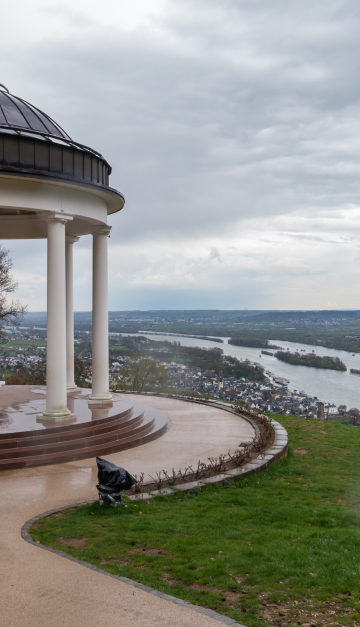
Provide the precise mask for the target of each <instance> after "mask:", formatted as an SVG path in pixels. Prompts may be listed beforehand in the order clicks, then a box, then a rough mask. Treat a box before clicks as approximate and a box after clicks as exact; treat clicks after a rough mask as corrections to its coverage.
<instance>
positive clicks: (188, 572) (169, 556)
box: [31, 416, 360, 627]
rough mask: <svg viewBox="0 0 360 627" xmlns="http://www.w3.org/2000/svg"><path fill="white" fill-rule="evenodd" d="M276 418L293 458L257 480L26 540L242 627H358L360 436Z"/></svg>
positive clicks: (95, 515) (109, 512) (84, 520)
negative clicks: (215, 614)
mask: <svg viewBox="0 0 360 627" xmlns="http://www.w3.org/2000/svg"><path fill="white" fill-rule="evenodd" d="M276 419H277V420H279V422H281V423H282V424H283V425H284V426H285V428H286V429H287V430H288V433H289V438H290V450H289V455H288V457H287V459H285V460H283V461H281V462H279V463H278V464H276V465H275V466H274V467H273V468H270V469H268V470H267V471H265V472H264V473H263V474H260V475H255V476H254V477H251V478H249V479H247V480H246V479H245V478H243V479H237V480H236V481H234V482H231V483H230V482H229V483H228V484H227V485H224V486H222V485H212V486H207V487H206V488H203V489H201V490H200V491H199V492H198V493H197V494H187V495H185V494H183V493H179V494H175V495H172V496H169V497H157V498H153V499H151V500H149V501H148V502H142V503H139V502H137V503H135V504H134V503H133V502H132V501H128V508H127V509H122V508H119V509H115V510H114V509H111V508H107V507H105V506H104V507H100V506H99V505H98V503H94V504H93V505H85V506H81V507H78V508H73V509H70V510H66V511H65V512H62V513H61V514H57V515H55V516H52V517H50V518H46V519H43V520H42V521H39V522H38V523H36V525H35V527H33V528H32V531H31V534H32V537H33V538H34V539H35V540H38V541H40V542H42V543H43V544H45V545H48V546H52V547H55V548H57V549H61V550H62V551H66V552H67V553H69V554H71V555H73V556H75V557H79V558H81V559H82V560H85V561H87V562H90V563H91V564H95V565H97V566H100V567H101V568H103V569H105V570H107V571H109V572H111V573H113V574H117V575H122V576H126V577H129V578H131V579H134V580H136V581H140V582H142V583H144V584H146V585H148V586H151V587H153V588H156V589H158V590H162V591H164V592H166V593H168V594H171V595H174V596H177V597H179V598H182V599H185V600H187V601H190V602H192V603H195V604H199V605H202V606H205V607H209V608H212V609H214V610H216V611H218V612H219V613H222V614H226V615H227V616H230V617H232V618H234V619H236V620H237V621H238V622H240V623H243V624H245V625H247V626H248V627H252V626H260V625H261V626H265V625H266V626H268V625H280V624H281V625H309V626H310V625H311V624H313V625H339V624H341V625H360V586H359V582H360V534H359V529H360V515H359V503H360V455H359V452H360V429H357V428H355V427H351V426H344V425H338V424H330V423H323V422H318V421H315V420H305V419H303V418H293V417H289V416H286V417H285V416H276Z"/></svg>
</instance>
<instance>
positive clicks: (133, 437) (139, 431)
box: [0, 403, 168, 470]
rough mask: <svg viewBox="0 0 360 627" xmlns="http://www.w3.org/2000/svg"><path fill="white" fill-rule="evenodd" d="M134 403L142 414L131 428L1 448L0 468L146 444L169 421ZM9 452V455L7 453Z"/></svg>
mask: <svg viewBox="0 0 360 627" xmlns="http://www.w3.org/2000/svg"><path fill="white" fill-rule="evenodd" d="M135 405H136V412H137V414H138V415H140V414H141V413H142V414H143V417H142V422H141V423H140V422H139V424H138V425H137V426H134V425H133V428H131V429H130V430H127V429H126V424H125V425H124V424H121V425H119V429H118V431H115V432H111V433H107V434H105V435H99V434H98V435H97V436H96V437H94V438H91V437H90V438H84V439H79V440H77V441H75V442H71V443H64V442H61V443H59V444H58V445H55V447H54V445H53V444H48V445H45V446H42V447H33V449H31V447H30V449H29V447H23V448H22V449H8V450H3V451H2V453H1V458H0V470H5V469H11V468H26V467H30V466H31V467H33V466H40V465H47V464H59V463H65V462H71V461H76V460H79V459H86V458H87V457H93V456H99V455H106V454H110V453H116V452H118V451H121V450H125V449H128V448H132V447H135V446H139V445H141V444H145V443H146V442H149V441H151V440H154V439H156V438H158V437H160V436H161V435H163V433H165V432H166V430H167V423H168V420H167V417H166V416H165V414H163V413H162V412H159V411H157V410H154V409H152V408H150V407H146V406H143V405H140V404H139V403H136V404H134V406H135ZM139 410H141V411H139ZM83 424H86V423H83ZM59 446H61V447H63V450H59ZM69 446H70V447H71V448H70V449H69ZM49 449H51V450H49ZM9 453H10V455H7V454H9Z"/></svg>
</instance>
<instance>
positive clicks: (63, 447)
mask: <svg viewBox="0 0 360 627" xmlns="http://www.w3.org/2000/svg"><path fill="white" fill-rule="evenodd" d="M154 424H155V419H153V420H151V421H149V422H147V423H145V424H143V420H141V422H140V424H139V425H138V426H136V427H133V428H132V429H129V430H125V431H124V430H120V431H115V432H114V433H111V434H107V435H103V436H101V437H100V436H97V437H95V438H86V439H84V440H77V441H76V442H72V443H67V444H66V443H61V444H59V445H57V446H56V445H55V446H54V445H47V446H39V447H34V448H32V449H26V450H25V451H24V450H16V449H15V450H14V449H12V450H11V451H6V452H4V453H1V454H0V461H4V460H7V459H16V458H24V457H26V458H28V457H36V456H43V455H51V454H54V455H56V454H58V453H62V452H65V453H66V452H69V451H78V450H81V449H84V448H93V447H95V446H96V447H98V446H99V447H101V446H103V445H104V444H109V443H114V442H118V441H128V440H129V438H130V439H131V438H133V437H141V435H142V434H143V433H148V431H149V430H152V429H153V427H154Z"/></svg>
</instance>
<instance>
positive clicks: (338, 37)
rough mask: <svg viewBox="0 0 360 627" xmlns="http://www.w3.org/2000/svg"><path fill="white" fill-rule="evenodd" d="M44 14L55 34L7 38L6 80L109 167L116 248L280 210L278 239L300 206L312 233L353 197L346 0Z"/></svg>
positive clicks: (358, 128) (196, 236)
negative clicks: (129, 22) (138, 21)
mask: <svg viewBox="0 0 360 627" xmlns="http://www.w3.org/2000/svg"><path fill="white" fill-rule="evenodd" d="M52 10H53V11H55V13H56V12H57V14H56V15H55V14H54V20H55V19H58V17H59V16H60V17H61V20H62V21H61V23H62V24H63V25H64V26H63V27H62V28H60V29H59V34H58V37H51V38H50V37H47V34H46V32H43V33H41V34H39V38H38V42H36V43H34V42H30V43H29V42H26V41H24V42H23V43H22V42H21V41H18V42H16V45H15V46H14V48H13V54H12V55H11V58H9V57H8V56H7V65H6V66H5V65H4V61H2V64H3V73H2V77H1V80H2V82H5V84H6V83H9V87H10V88H11V90H12V91H14V92H15V93H18V95H21V96H23V97H25V98H26V99H28V100H29V101H30V102H33V103H34V104H35V105H37V106H39V107H40V108H42V109H44V110H46V111H47V112H48V113H49V114H50V115H52V117H54V118H55V119H56V120H57V121H58V122H59V123H60V124H61V125H62V126H63V127H64V128H65V129H66V130H67V131H68V132H69V133H70V135H72V136H73V137H74V139H76V140H77V141H80V142H83V143H86V144H88V145H91V146H93V147H94V148H95V149H97V150H100V151H101V152H102V153H103V154H104V156H105V157H106V158H107V159H108V160H109V162H110V163H111V164H112V166H113V175H112V177H111V184H112V185H113V186H114V187H116V188H118V189H120V190H121V191H122V192H123V193H124V194H125V197H126V205H125V208H124V210H123V211H122V212H121V214H120V215H116V216H113V217H112V218H111V223H112V224H113V226H114V228H113V233H112V237H111V246H112V247H114V248H115V249H116V252H118V254H119V255H120V256H121V247H123V246H128V245H130V244H131V247H132V251H133V252H132V253H131V251H130V253H129V254H130V255H131V254H133V255H134V257H135V256H136V255H139V251H142V250H143V249H144V247H145V249H146V244H147V241H151V242H157V243H158V246H159V247H161V246H165V245H166V244H167V243H168V242H169V241H174V242H177V243H179V242H183V247H184V250H185V249H186V248H187V247H191V246H192V245H193V242H194V241H196V240H203V239H204V240H206V241H211V240H212V239H213V238H214V237H219V238H224V241H225V238H226V237H228V236H229V234H231V237H237V236H239V237H240V236H241V235H242V232H243V229H244V225H246V223H247V222H248V221H249V220H250V221H253V222H254V221H256V222H257V234H258V236H259V237H261V236H262V235H264V232H263V230H264V229H265V233H266V235H267V225H268V223H269V221H271V220H273V219H274V218H277V220H278V222H277V224H276V227H273V228H276V229H277V230H278V231H279V232H281V229H283V232H284V236H285V231H286V233H289V229H288V224H287V222H288V219H289V216H292V217H294V219H295V218H296V217H299V216H303V218H304V219H305V220H306V222H307V224H308V228H303V227H301V230H302V231H303V232H305V231H306V233H307V232H308V231H311V229H312V228H320V229H324V228H325V227H324V224H323V223H322V222H321V220H322V219H323V218H329V216H331V215H334V214H335V213H336V212H337V211H339V210H343V208H345V207H348V206H350V205H356V204H357V203H358V202H359V197H360V179H359V169H358V146H359V138H360V108H359V99H360V86H359V81H358V60H357V59H358V32H359V30H360V29H359V26H360V24H359V22H360V14H359V9H358V3H357V2H355V1H350V0H349V1H345V0H344V1H341V0H326V1H325V0H321V1H320V2H317V3H315V2H313V1H312V2H310V1H309V0H302V1H300V0H295V2H291V3H289V2H286V1H285V0H254V1H253V2H251V3H250V2H247V1H242V0H222V1H221V0H220V1H219V0H206V1H205V0H198V1H197V2H196V3H194V2H192V1H190V0H184V1H183V2H181V3H173V2H170V1H169V2H167V3H166V4H165V10H164V13H163V15H162V16H161V17H158V18H157V19H156V22H154V21H150V22H149V24H148V25H147V26H142V27H141V28H138V29H135V30H134V31H123V30H122V29H121V24H120V23H119V24H117V21H116V19H114V22H113V24H112V25H111V26H106V27H105V26H101V24H98V23H96V22H94V21H93V20H91V19H90V18H89V19H88V18H87V17H86V14H81V15H80V13H79V11H78V10H77V9H76V10H74V11H71V10H69V8H66V9H64V10H63V9H62V7H61V5H60V6H59V5H55V9H52ZM82 19H83V22H82V21H81V20H82ZM87 19H88V21H87ZM77 22H78V23H79V28H78V32H77V33H76V36H74V30H73V29H74V25H75V26H76V23H77ZM66 23H69V24H70V25H69V26H68V27H67V26H66ZM80 26H81V27H80ZM67 28H68V30H67ZM3 46H4V44H3V45H2V44H1V42H0V51H1V49H2V48H3V49H2V54H1V55H0V58H2V59H3V60H4V58H5V53H6V50H4V47H3ZM3 74H4V76H3ZM10 79H11V80H10ZM312 225H313V226H312ZM297 228H299V227H297ZM337 228H338V222H337V221H335V222H334V225H333V227H331V226H329V225H327V227H326V239H328V238H329V242H328V243H329V244H330V243H331V232H332V233H334V232H335V233H336V232H337ZM353 228H354V225H353V222H349V224H347V225H345V226H344V227H343V229H344V230H343V235H344V237H346V236H347V229H348V235H351V233H352V230H353ZM294 229H296V226H294ZM290 237H293V238H295V237H304V238H308V239H309V236H308V235H306V234H305V235H294V233H292V235H291V236H290ZM321 237H322V236H321ZM81 246H83V247H87V246H89V244H88V243H87V242H86V241H85V242H83V243H81V245H80V247H81ZM215 249H217V250H218V251H219V255H220V254H221V257H223V255H222V249H221V247H219V246H218V244H216V247H215V248H214V250H215ZM207 250H209V247H208V248H207ZM127 251H129V248H127ZM220 251H221V253H220ZM254 255H255V256H256V251H255V252H254ZM119 258H120V257H119ZM210 259H213V260H214V259H215V260H216V255H215V256H214V255H213V256H212V253H210ZM124 263H126V264H128V266H129V268H130V266H131V264H132V261H131V259H130V258H129V257H127V260H126V261H125V262H124ZM143 263H144V268H145V266H146V265H148V263H146V262H145V261H144V262H143ZM217 265H218V264H217ZM225 265H226V264H225V261H223V264H222V267H225ZM310 266H311V263H310ZM125 270H126V268H125ZM310 271H311V268H310V267H308V272H310ZM266 272H267V273H268V272H269V269H268V268H267V270H266ZM273 272H274V277H279V276H280V274H279V273H278V272H279V271H278V270H276V271H275V270H273ZM301 272H302V270H301ZM304 272H306V269H305V270H304ZM134 289H135V288H134ZM141 289H143V288H141ZM149 289H150V288H149ZM152 289H155V288H152ZM258 289H259V286H258V287H257V290H258ZM130 291H131V290H130ZM160 292H161V290H160V288H157V289H156V290H155V291H154V297H152V296H151V297H150V296H148V298H149V299H150V300H149V302H150V301H151V303H152V306H153V305H154V302H153V298H154V299H156V297H155V293H157V294H160ZM129 293H130V292H129ZM149 293H150V292H149ZM187 293H188V294H190V293H191V292H187ZM133 297H134V298H135V296H133ZM129 298H130V297H129ZM136 298H137V297H136ZM174 298H175V297H174ZM249 298H250V296H247V300H248V299H249ZM254 298H255V296H254ZM139 300H141V298H140V299H139ZM175 300H176V302H177V299H176V298H175ZM259 300H260V297H259V296H258V295H256V303H257V306H258V304H259ZM137 302H138V301H137ZM174 302H175V301H174ZM248 302H249V301H248ZM254 305H255V302H254Z"/></svg>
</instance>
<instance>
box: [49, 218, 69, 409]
mask: <svg viewBox="0 0 360 627" xmlns="http://www.w3.org/2000/svg"><path fill="white" fill-rule="evenodd" d="M47 235H48V242H47V243H48V252H47V361H46V411H45V412H44V417H45V416H46V417H47V418H53V419H56V418H63V417H66V416H69V414H70V412H69V410H68V409H67V396H66V307H65V298H66V289H65V220H62V219H59V218H53V219H50V220H49V222H48V232H47Z"/></svg>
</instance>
